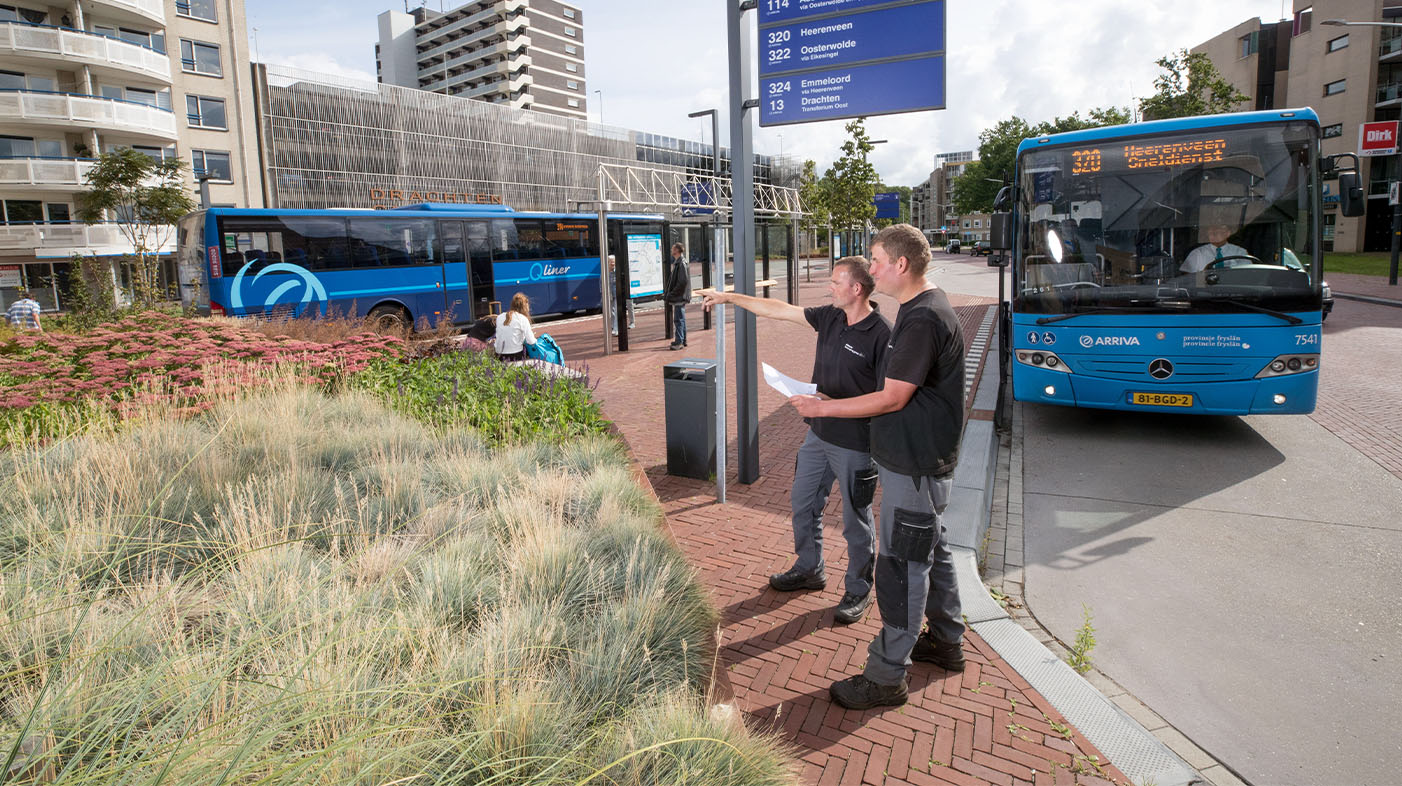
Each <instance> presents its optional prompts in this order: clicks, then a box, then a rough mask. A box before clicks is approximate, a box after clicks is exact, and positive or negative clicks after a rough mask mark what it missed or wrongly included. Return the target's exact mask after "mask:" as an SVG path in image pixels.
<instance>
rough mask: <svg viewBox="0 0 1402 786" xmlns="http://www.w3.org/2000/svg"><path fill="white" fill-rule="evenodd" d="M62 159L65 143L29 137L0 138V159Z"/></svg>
mask: <svg viewBox="0 0 1402 786" xmlns="http://www.w3.org/2000/svg"><path fill="white" fill-rule="evenodd" d="M35 156H39V157H41V158H62V157H63V143H62V142H59V141H57V140H54V139H40V140H35V139H33V138H31V137H27V136H0V158H34V157H35Z"/></svg>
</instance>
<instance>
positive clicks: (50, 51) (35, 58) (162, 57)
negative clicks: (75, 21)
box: [0, 22, 170, 86]
mask: <svg viewBox="0 0 1402 786" xmlns="http://www.w3.org/2000/svg"><path fill="white" fill-rule="evenodd" d="M0 58H4V59H5V62H9V63H12V62H15V61H20V62H29V63H36V64H38V65H40V66H41V67H45V68H55V67H58V68H65V69H66V68H68V67H70V65H86V66H90V67H92V68H93V69H94V70H96V71H97V72H98V74H99V76H102V75H105V74H110V75H112V76H115V77H117V78H118V80H119V81H130V80H131V77H132V76H137V77H142V78H144V80H145V81H150V82H155V83H158V84H160V85H164V86H169V85H170V57H169V56H168V55H166V54H165V53H164V52H157V51H156V50H154V49H151V48H149V47H145V46H141V45H140V44H132V43H128V42H126V41H122V40H120V39H117V38H109V37H108V36H105V35H99V34H97V33H89V32H86V31H83V30H70V29H68V28H63V27H48V26H42V25H22V24H16V23H13V22H11V23H8V24H0Z"/></svg>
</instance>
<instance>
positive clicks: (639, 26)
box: [245, 0, 1290, 185]
mask: <svg viewBox="0 0 1402 786" xmlns="http://www.w3.org/2000/svg"><path fill="white" fill-rule="evenodd" d="M403 2H404V0H388V2H386V0H299V2H298V3H297V4H296V13H295V14H289V13H287V9H288V7H289V5H288V3H287V1H286V0H245V9H246V13H247V17H248V26H249V28H250V36H251V38H252V39H253V51H254V52H256V55H255V59H258V60H261V61H263V62H267V63H278V64H283V65H288V66H295V67H298V68H305V69H308V70H313V71H318V72H322V73H330V74H339V75H342V76H348V77H356V76H358V77H361V78H364V79H367V80H369V81H374V78H375V77H374V75H375V54H374V48H375V42H376V40H377V39H378V36H379V33H378V27H377V23H376V17H377V16H378V15H379V14H380V13H381V12H383V11H386V10H391V9H395V10H400V11H402V10H404V5H403ZM442 3H443V4H444V7H446V8H453V7H455V6H457V5H460V4H461V2H460V0H442ZM419 4H420V3H419V0H410V6H411V7H413V6H417V5H419ZM426 4H427V5H428V6H429V7H430V8H433V9H438V8H440V2H439V0H426ZM575 4H576V5H578V6H579V7H580V8H581V9H583V11H584V21H585V25H584V32H585V38H584V42H585V57H586V63H585V69H586V76H587V81H588V84H587V87H588V89H589V95H588V99H589V119H590V120H594V121H598V120H600V111H601V108H602V121H603V122H604V123H607V124H609V125H618V126H623V127H626V128H632V129H636V130H640V131H650V132H653V133H658V134H667V135H670V136H676V137H681V138H684V139H694V140H697V141H709V140H708V136H709V134H710V121H709V120H707V119H698V120H692V119H688V118H687V116H686V115H687V113H688V112H694V111H696V110H698V109H706V108H710V107H720V108H722V110H723V111H722V117H721V138H722V140H727V141H728V136H729V134H728V125H727V124H728V120H727V119H726V114H727V113H726V112H725V111H724V107H725V106H726V104H727V66H726V36H725V5H724V4H723V2H722V0H575ZM1289 10H1290V4H1289V3H1288V2H1282V0H1174V2H1171V3H1151V2H1146V1H1145V0H1076V2H1070V0H949V2H948V11H947V19H946V24H947V26H948V41H949V43H948V49H947V60H948V74H949V75H948V80H947V88H948V89H947V94H948V99H947V105H948V106H947V108H946V109H944V110H941V111H935V112H916V113H909V114H904V115H888V116H885V117H873V118H869V119H868V121H867V129H868V132H869V134H870V136H871V137H872V138H873V139H887V140H889V141H888V142H887V143H886V144H884V145H878V146H877V147H876V149H875V151H874V152H873V153H872V162H873V163H874V164H875V166H876V169H877V171H878V172H879V173H880V174H881V176H882V178H883V180H884V181H885V182H887V183H889V184H895V185H913V184H915V183H916V182H918V181H920V180H923V179H924V178H925V177H926V176H927V175H928V174H929V172H930V169H931V167H932V165H933V163H934V156H935V154H936V153H941V152H948V151H956V150H976V149H977V148H978V135H979V132H980V131H982V130H983V129H985V128H988V127H989V126H991V125H993V124H994V123H996V122H998V121H999V120H1001V119H1004V118H1007V117H1010V116H1012V115H1018V116H1021V117H1023V118H1026V119H1028V120H1030V121H1033V122H1036V121H1040V120H1045V119H1050V118H1051V117H1054V116H1057V115H1067V114H1070V113H1071V112H1073V111H1077V110H1081V111H1083V112H1084V111H1085V110H1088V109H1091V108H1093V107H1098V106H1122V107H1128V106H1129V105H1130V104H1131V103H1132V98H1133V97H1135V96H1140V97H1142V96H1145V95H1148V94H1150V93H1152V92H1153V81H1154V77H1155V76H1156V75H1157V74H1158V73H1159V69H1158V68H1157V66H1155V65H1154V61H1155V60H1157V59H1158V58H1159V57H1161V56H1163V55H1165V54H1168V53H1169V52H1171V51H1173V50H1175V49H1179V48H1183V47H1191V46H1194V45H1196V44H1198V43H1201V42H1202V41H1205V40H1206V39H1208V38H1210V37H1212V36H1213V35H1216V34H1217V33H1219V32H1221V31H1223V30H1226V29H1227V28H1229V27H1232V26H1234V25H1236V24H1238V23H1240V22H1243V21H1245V20H1248V19H1252V18H1256V17H1260V18H1262V19H1264V20H1266V21H1274V20H1276V19H1279V18H1281V17H1282V16H1283V15H1285V14H1288V13H1289ZM749 16H754V14H750V15H749ZM595 90H599V91H601V92H602V101H600V95H597V94H595V92H594V91H595ZM756 122H757V121H756ZM844 136H845V135H844V132H843V121H837V120H835V121H827V122H821V123H808V124H803V125H792V126H784V127H778V128H757V130H756V145H757V148H758V149H759V150H761V151H763V152H769V153H779V152H783V153H785V154H789V155H793V156H797V157H800V158H801V159H802V158H811V159H813V160H814V161H816V162H817V163H818V166H819V171H820V172H821V171H822V169H823V168H825V167H827V165H828V164H830V163H831V162H832V160H833V159H834V158H835V157H836V156H837V154H838V152H839V151H838V147H839V145H841V144H842V141H843V139H844Z"/></svg>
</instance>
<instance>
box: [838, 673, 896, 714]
mask: <svg viewBox="0 0 1402 786" xmlns="http://www.w3.org/2000/svg"><path fill="white" fill-rule="evenodd" d="M909 692H910V687H909V685H908V684H907V683H906V681H905V678H901V681H900V683H899V684H896V685H879V684H877V683H875V682H872V681H871V680H869V679H867V678H866V676H865V675H863V674H858V675H857V676H855V677H848V678H847V679H845V680H838V681H837V682H834V683H833V684H832V685H831V686H830V687H829V688H828V695H829V696H832V700H833V701H835V702H837V703H838V704H841V705H842V706H844V707H846V708H847V709H849V710H869V709H871V708H872V707H899V706H900V705H902V704H905V700H906V694H907V693H909Z"/></svg>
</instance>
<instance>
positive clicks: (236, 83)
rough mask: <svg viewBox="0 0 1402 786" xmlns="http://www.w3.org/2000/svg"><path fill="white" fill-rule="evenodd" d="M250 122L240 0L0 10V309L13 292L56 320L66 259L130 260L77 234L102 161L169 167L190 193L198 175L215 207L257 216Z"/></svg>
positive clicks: (115, 232) (121, 1)
mask: <svg viewBox="0 0 1402 786" xmlns="http://www.w3.org/2000/svg"><path fill="white" fill-rule="evenodd" d="M253 123H254V111H253V91H252V80H251V74H250V70H249V61H248V47H247V34H246V32H245V24H244V14H243V2H242V0H73V2H70V3H65V4H61V5H58V4H55V5H50V4H47V3H43V2H21V3H15V2H14V0H10V1H9V2H7V3H5V4H3V5H0V308H3V306H4V305H7V304H8V303H9V302H11V301H12V300H13V299H14V296H15V293H16V291H17V290H19V289H20V288H27V289H29V290H30V292H32V293H33V295H34V297H35V299H36V300H38V301H39V303H40V304H41V305H42V306H43V307H44V308H45V309H49V310H52V309H58V308H62V307H63V305H64V299H65V297H66V291H67V283H68V273H69V268H70V260H71V259H72V257H73V256H74V255H75V254H81V255H97V256H100V257H117V256H120V255H122V254H127V253H130V252H131V251H132V248H131V246H130V244H129V243H128V242H127V241H126V239H125V238H124V237H123V236H122V233H121V231H120V229H119V227H118V226H117V224H115V223H102V224H94V225H90V226H89V225H84V224H80V223H75V219H74V214H75V208H76V206H75V204H74V200H75V197H76V195H77V194H78V193H79V192H81V191H84V190H86V186H85V184H84V179H85V178H86V176H87V173H88V172H89V171H90V170H91V169H92V167H93V165H94V164H95V158H96V156H97V155H99V154H101V153H104V152H109V151H112V150H115V149H117V148H122V147H129V148H132V149H135V150H139V151H141V152H143V153H146V154H147V155H150V156H152V157H154V158H169V157H172V156H178V157H179V158H181V159H182V160H184V161H185V162H187V163H189V164H192V165H193V169H192V171H191V174H190V179H189V181H188V185H189V186H190V188H191V191H192V193H194V192H196V191H197V184H196V182H195V179H194V177H195V173H196V172H201V173H207V174H208V176H209V181H208V184H209V196H210V202H211V203H212V204H226V205H238V206H255V207H256V206H261V204H262V202H261V199H262V197H261V194H262V186H261V182H260V175H259V167H258V161H257V155H258V154H257V146H256V135H255V129H254V125H253ZM111 218H112V219H114V220H115V219H116V218H117V217H116V216H112V217H111ZM163 250H167V251H168V250H169V246H167V247H166V248H165V249H163ZM116 273H117V274H118V275H121V274H122V271H121V270H120V268H118V269H117V271H116ZM170 275H171V281H173V280H174V279H173V270H172V271H171V273H170Z"/></svg>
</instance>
